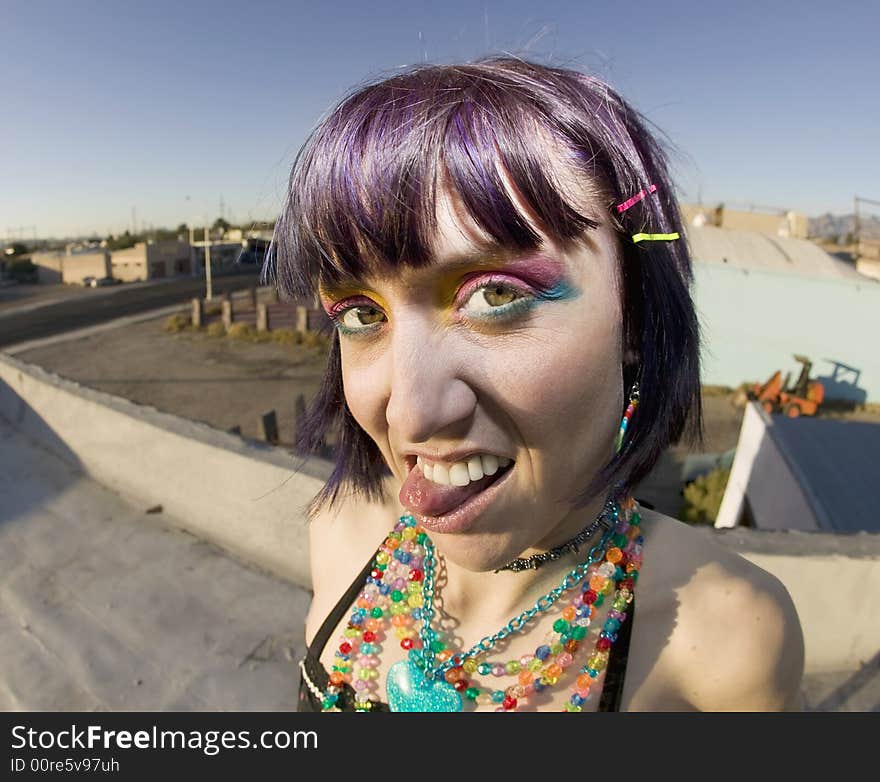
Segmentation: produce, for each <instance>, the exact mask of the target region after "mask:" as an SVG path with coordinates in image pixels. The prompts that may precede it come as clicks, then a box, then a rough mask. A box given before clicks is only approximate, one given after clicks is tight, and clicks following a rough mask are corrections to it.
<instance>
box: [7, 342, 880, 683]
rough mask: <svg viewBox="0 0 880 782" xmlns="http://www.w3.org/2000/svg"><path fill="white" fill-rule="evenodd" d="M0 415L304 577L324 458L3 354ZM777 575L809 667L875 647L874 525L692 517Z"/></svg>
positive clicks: (88, 468)
mask: <svg viewBox="0 0 880 782" xmlns="http://www.w3.org/2000/svg"><path fill="white" fill-rule="evenodd" d="M0 417H2V418H5V419H7V420H8V421H9V422H10V423H11V424H12V425H13V426H14V428H15V429H16V430H18V431H19V432H21V433H22V434H24V435H25V436H27V437H28V438H29V439H30V440H32V441H34V442H36V443H38V444H39V445H40V446H42V447H44V448H46V449H47V450H49V451H51V452H53V453H55V454H57V455H58V456H60V457H61V458H63V459H65V460H67V461H68V462H70V463H72V464H75V465H76V466H77V467H79V468H81V469H82V470H84V471H85V472H86V473H88V474H89V475H91V476H92V477H93V478H95V479H96V480H97V481H98V482H100V483H102V484H104V485H105V486H107V487H110V488H111V489H114V490H116V491H118V492H119V493H120V494H122V495H123V496H125V497H126V498H127V499H129V500H133V501H135V502H140V503H143V504H144V506H145V508H148V507H151V506H155V505H162V508H163V515H164V518H165V520H166V521H167V522H168V523H171V524H175V525H177V526H180V527H181V528H183V529H186V530H188V531H189V532H192V533H193V534H195V535H197V536H198V537H200V538H202V539H204V540H208V541H211V542H214V543H216V544H218V545H220V546H222V547H223V548H224V549H226V550H228V551H230V552H232V553H233V554H235V555H237V556H239V557H241V558H242V559H244V560H246V561H248V562H251V563H253V564H255V565H257V566H259V567H261V568H264V569H266V570H268V571H270V572H273V573H275V574H277V575H279V576H281V577H282V578H285V579H288V580H290V581H292V582H293V583H295V584H298V585H300V586H303V587H305V588H307V589H310V588H311V572H310V568H309V559H308V531H307V527H306V519H305V507H306V505H307V503H308V502H309V500H310V499H311V498H312V497H313V496H314V495H315V494H316V493H317V492H318V491H319V490H320V488H321V486H322V485H323V483H324V481H325V480H326V479H327V477H329V474H330V471H331V469H332V465H331V464H330V463H329V462H327V461H324V460H321V459H317V458H313V459H311V460H309V461H307V462H305V463H302V460H300V459H297V458H295V457H293V456H290V455H288V454H286V453H285V452H283V451H281V450H279V449H277V448H272V447H270V446H265V445H262V444H260V443H256V442H252V441H245V440H242V439H241V438H239V437H236V436H233V435H230V434H226V433H225V432H220V431H218V430H215V429H212V428H211V427H209V426H207V425H204V424H199V423H196V422H192V421H188V420H186V419H182V418H178V417H176V416H173V415H169V414H166V413H161V412H159V411H156V410H154V409H153V408H150V407H143V406H140V405H136V404H134V403H132V402H129V401H127V400H124V399H120V398H118V397H114V396H111V395H109V394H105V393H102V392H98V391H94V390H91V389H88V388H85V387H83V386H80V385H79V384H77V383H73V382H71V381H68V380H65V379H63V378H60V377H58V376H57V375H53V374H51V373H48V372H46V371H44V370H42V369H40V368H38V367H35V366H33V365H30V364H26V363H24V362H22V361H19V360H17V359H15V358H13V357H11V356H9V355H6V354H0ZM697 529H698V530H699V534H703V535H707V536H710V537H712V538H713V539H714V540H717V541H719V542H720V543H722V544H723V545H726V546H729V547H731V548H732V549H734V550H735V551H737V552H738V553H739V554H741V555H742V556H744V557H746V558H747V559H749V560H750V561H752V562H754V563H755V564H756V565H758V566H759V567H761V568H764V569H765V570H767V571H768V572H770V573H772V574H773V575H775V576H776V577H777V578H779V579H780V581H782V583H783V584H784V585H785V587H786V588H787V589H788V592H789V594H790V595H791V597H792V600H793V601H794V604H795V607H796V608H797V611H798V614H799V616H800V619H801V624H802V626H803V629H804V637H805V644H806V672H807V674H821V673H825V672H840V671H851V670H855V669H858V668H859V666H860V665H862V664H863V663H866V662H867V661H868V660H871V659H872V658H873V657H874V656H875V655H877V653H878V650H880V601H878V600H876V595H877V594H880V535H876V534H867V533H859V534H855V535H837V534H830V533H823V532H801V531H764V530H753V529H744V528H742V527H737V528H734V529H727V530H716V529H714V528H712V527H709V526H705V527H698V528H697Z"/></svg>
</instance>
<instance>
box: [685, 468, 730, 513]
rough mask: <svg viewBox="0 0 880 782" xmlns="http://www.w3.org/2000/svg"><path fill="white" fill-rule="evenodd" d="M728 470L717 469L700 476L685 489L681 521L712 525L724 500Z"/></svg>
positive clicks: (728, 475)
mask: <svg viewBox="0 0 880 782" xmlns="http://www.w3.org/2000/svg"><path fill="white" fill-rule="evenodd" d="M729 478H730V468H727V469H725V468H721V467H719V468H717V469H715V470H712V472H708V473H706V474H705V475H701V476H700V477H699V478H697V479H696V480H695V481H693V483H691V484H689V485H688V486H686V487H685V490H684V505H683V507H682V510H681V518H682V521H687V522H690V523H691V524H714V523H715V519H717V518H718V511H719V510H720V508H721V500H722V499H724V490H725V489H726V488H727V480H728V479H729Z"/></svg>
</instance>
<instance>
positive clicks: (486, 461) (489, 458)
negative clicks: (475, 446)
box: [480, 453, 498, 475]
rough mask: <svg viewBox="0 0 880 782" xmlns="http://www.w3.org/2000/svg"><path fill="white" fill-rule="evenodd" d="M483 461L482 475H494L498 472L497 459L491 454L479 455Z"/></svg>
mask: <svg viewBox="0 0 880 782" xmlns="http://www.w3.org/2000/svg"><path fill="white" fill-rule="evenodd" d="M480 459H481V460H482V461H483V474H484V475H494V474H495V473H496V472H498V457H497V456H495V455H494V454H491V453H484V454H480Z"/></svg>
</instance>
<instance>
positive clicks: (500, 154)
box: [263, 58, 702, 518]
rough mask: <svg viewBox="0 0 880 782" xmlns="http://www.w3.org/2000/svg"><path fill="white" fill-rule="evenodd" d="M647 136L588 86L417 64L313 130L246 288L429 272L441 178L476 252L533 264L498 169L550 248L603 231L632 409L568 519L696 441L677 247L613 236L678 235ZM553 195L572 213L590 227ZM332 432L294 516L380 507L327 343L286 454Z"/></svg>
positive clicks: (691, 350) (545, 72)
mask: <svg viewBox="0 0 880 782" xmlns="http://www.w3.org/2000/svg"><path fill="white" fill-rule="evenodd" d="M647 126H648V121H647V120H646V119H645V118H644V117H642V116H641V115H640V114H639V113H638V112H637V111H636V110H635V109H633V108H632V107H631V106H629V104H627V103H626V102H625V101H624V100H623V99H622V98H621V97H620V96H619V95H618V94H617V93H616V92H615V91H614V90H613V89H611V88H610V87H609V86H608V85H606V84H604V83H603V82H601V81H599V80H597V79H594V78H592V77H590V76H587V75H584V74H581V73H578V72H576V71H570V70H564V69H559V68H549V67H545V66H542V65H537V64H535V63H529V62H524V61H522V60H517V59H513V58H490V59H486V60H481V61H477V62H475V63H472V64H468V65H455V66H417V67H415V68H412V69H410V70H409V71H407V72H406V73H403V74H401V75H398V76H395V77H393V78H390V79H387V80H386V81H383V82H381V83H378V84H373V85H368V86H366V87H363V88H361V89H359V90H358V91H356V92H354V93H353V94H351V95H350V96H349V97H347V98H346V99H345V100H343V101H342V102H341V103H340V104H339V106H338V107H337V108H336V109H335V110H334V111H333V112H332V113H331V114H330V115H329V116H327V117H326V118H325V119H324V120H323V121H322V122H321V123H320V124H319V125H318V127H317V128H316V129H315V131H314V132H313V133H312V134H311V136H310V137H309V138H308V140H307V141H306V143H305V145H304V146H303V148H302V149H301V150H300V153H299V154H298V155H297V158H296V161H295V163H294V166H293V171H292V172H291V177H290V186H289V190H288V196H287V200H286V202H285V204H284V207H283V209H282V213H281V215H280V217H279V219H278V221H277V223H276V226H275V235H274V238H273V241H272V245H271V247H270V249H269V253H268V254H267V260H266V264H265V265H264V267H263V280H264V281H272V282H274V283H275V284H276V286H277V287H278V289H279V290H280V291H281V292H282V293H284V294H286V295H287V296H290V297H292V298H296V299H306V300H309V299H313V298H314V297H315V295H316V294H317V289H318V285H319V283H326V284H334V283H335V284H339V283H345V282H348V281H350V280H358V279H363V278H364V277H367V276H372V275H373V274H375V275H376V276H380V275H381V274H382V273H383V272H387V271H389V270H393V269H394V268H395V267H398V266H400V265H404V266H410V267H421V266H425V265H428V264H431V263H433V262H434V261H435V259H434V258H433V257H432V254H431V249H430V247H431V239H432V236H433V234H434V232H435V228H436V217H435V213H434V205H435V198H436V194H437V189H438V183H439V182H441V181H443V177H446V176H448V178H449V179H448V181H449V184H450V186H451V187H452V188H453V189H454V190H455V191H457V193H458V195H459V196H460V198H461V201H462V203H463V205H464V207H465V209H466V211H467V212H468V213H469V214H470V217H471V218H472V219H473V220H474V222H475V223H476V225H477V226H478V227H479V228H481V229H482V230H483V231H484V232H485V234H486V235H487V237H488V238H487V247H486V248H485V249H487V250H491V249H496V248H498V247H500V248H502V249H505V250H514V251H516V250H519V251H526V250H531V249H536V248H537V247H538V246H539V245H540V243H541V236H540V235H539V234H537V233H535V231H534V230H532V228H531V227H530V225H529V223H528V222H527V221H526V219H525V217H524V215H523V214H521V213H520V211H519V210H518V209H517V207H516V205H515V204H514V202H513V201H512V200H511V199H510V197H509V196H508V194H507V190H506V188H505V186H504V184H503V182H502V180H501V177H500V175H499V173H498V172H499V168H498V167H499V165H500V166H501V167H503V169H504V170H505V172H506V173H507V175H508V176H509V177H510V180H511V182H512V184H513V186H514V187H515V189H516V191H517V195H518V197H519V198H521V199H522V200H523V201H524V202H525V203H526V204H527V205H528V207H529V209H530V210H531V212H532V213H533V215H534V216H535V217H536V219H537V222H538V223H539V228H540V229H541V231H543V232H544V233H545V234H546V235H547V236H549V237H551V238H552V239H553V240H554V241H556V242H557V243H558V244H561V245H565V244H566V243H568V242H570V241H573V240H577V239H579V238H581V237H583V235H584V233H585V232H586V231H588V230H590V229H591V228H594V227H596V226H597V225H598V223H597V222H595V220H597V219H598V220H601V219H608V220H609V222H610V223H611V224H612V225H613V226H614V227H615V228H616V229H617V230H618V231H619V232H620V234H621V258H622V261H621V267H620V280H621V296H622V311H623V324H622V327H623V337H624V346H625V355H624V359H623V366H622V376H623V386H624V387H623V394H624V397H625V396H626V394H627V392H628V391H629V388H630V387H631V385H632V383H633V382H634V381H635V380H637V379H638V380H639V383H640V386H641V400H640V404H639V406H638V408H637V409H636V412H635V415H634V417H633V419H632V421H631V422H630V426H629V428H628V430H627V433H626V436H625V438H624V441H623V449H622V450H621V452H620V453H619V454H617V455H616V456H615V457H614V458H613V459H611V460H610V461H609V462H608V464H606V465H605V466H604V467H603V468H602V470H601V471H600V472H599V473H598V474H597V475H595V476H592V478H591V480H590V481H589V483H588V485H587V486H586V487H585V489H584V490H583V492H582V493H581V494H580V495H579V496H578V497H577V498H575V500H574V506H575V507H582V506H583V505H585V504H587V503H588V502H590V500H591V499H592V498H593V497H595V496H597V495H598V494H599V493H600V492H602V493H604V492H607V491H608V489H609V488H610V487H621V486H622V487H623V488H624V489H632V487H634V486H635V485H636V484H637V483H638V482H639V481H640V480H641V479H642V478H644V477H645V476H646V475H647V474H648V473H649V472H650V470H651V469H652V468H653V466H654V465H655V464H656V462H657V460H658V458H659V457H660V455H661V453H662V452H663V450H664V449H665V448H666V447H667V446H668V445H670V444H672V443H674V442H677V441H678V440H679V438H680V437H681V435H682V433H683V432H684V431H685V427H686V425H687V427H688V433H689V435H690V439H691V440H693V441H699V440H700V438H701V433H702V403H701V395H700V378H699V326H698V322H697V317H696V313H695V311H694V307H693V302H692V300H691V296H690V291H689V285H690V282H691V264H690V257H689V254H688V249H687V245H686V242H685V241H684V239H682V240H680V241H674V242H642V243H640V244H638V245H635V244H633V243H632V241H631V238H630V237H631V235H632V234H635V233H639V232H643V231H644V232H648V233H672V232H678V233H679V234H681V235H682V237H683V236H684V233H683V228H682V225H681V218H680V215H679V211H678V205H677V203H676V201H675V198H674V189H673V184H672V181H671V179H670V177H669V174H668V171H667V162H666V155H665V152H664V150H663V149H662V148H661V147H660V145H659V144H658V142H657V141H656V140H655V138H654V137H653V136H652V134H651V133H650V132H649V131H648V129H647ZM548 140H549V142H550V143H548ZM560 164H561V166H560ZM561 168H564V169H566V170H567V171H569V172H575V173H576V174H578V176H577V177H576V178H577V179H578V180H579V184H580V183H582V185H583V186H582V187H581V188H578V189H579V190H581V191H582V192H581V193H575V194H571V196H570V197H569V198H567V197H566V195H564V194H563V189H562V188H561V187H560V184H559V183H558V182H556V181H554V171H558V170H561ZM650 184H656V185H657V188H658V190H657V192H656V193H654V194H653V195H652V196H650V197H649V198H646V199H644V200H643V201H641V202H640V203H639V204H638V205H637V207H634V208H631V209H629V210H627V211H625V212H624V213H623V214H621V215H618V214H617V213H616V210H614V205H615V204H617V203H620V202H621V201H624V200H626V199H627V198H629V197H630V196H632V195H633V194H635V193H637V192H638V191H639V190H641V189H642V188H643V187H646V186H648V185H650ZM571 198H574V199H577V200H579V201H581V200H583V201H587V202H588V205H589V207H590V209H591V214H590V215H585V214H583V213H582V212H581V211H580V208H581V207H579V206H577V205H576V204H574V203H572V201H571ZM620 412H621V415H622V414H623V410H621V411H620ZM337 424H338V426H339V447H338V449H337V456H336V464H335V467H334V470H333V472H332V474H331V476H330V478H329V480H328V481H327V483H326V484H325V486H324V487H323V489H322V490H321V492H320V493H319V494H318V495H317V496H316V497H315V498H314V499H313V500H312V502H311V504H310V506H309V509H308V513H309V516H310V518H311V517H313V516H314V514H315V513H316V512H317V511H318V509H319V508H320V507H321V506H322V505H324V504H325V503H326V502H328V501H329V503H330V504H331V505H332V504H333V503H334V502H335V500H336V498H337V495H338V493H339V491H340V489H341V488H342V486H343V485H344V484H350V485H351V486H353V487H354V489H355V491H356V492H358V493H361V494H363V495H365V496H366V497H367V498H368V499H370V500H380V501H384V500H385V496H384V486H383V478H384V477H385V476H387V475H390V470H389V469H388V466H387V465H386V464H385V461H384V458H383V457H382V454H381V451H380V450H379V448H378V446H377V445H376V444H375V443H374V442H373V441H372V439H370V437H369V436H368V435H367V434H366V432H364V431H363V429H361V427H360V426H359V425H358V423H357V421H356V420H355V419H354V417H353V416H352V414H351V411H350V410H349V408H348V405H347V404H346V402H345V398H344V393H343V388H342V369H341V355H340V350H339V339H338V334H336V333H335V332H334V335H333V341H332V343H331V349H330V355H329V360H328V365H327V372H326V374H325V376H324V379H323V383H322V386H321V389H320V390H319V392H318V394H317V396H316V397H315V400H314V402H313V403H312V405H311V407H310V408H309V410H308V411H307V413H306V416H305V418H304V420H303V421H302V423H301V426H300V429H299V430H298V433H297V441H296V446H295V447H296V449H297V450H299V451H301V452H304V453H310V452H315V451H317V450H318V449H319V447H320V445H321V444H322V443H323V442H324V441H325V438H326V435H327V434H328V433H329V432H330V430H331V428H332V427H333V426H334V425H337Z"/></svg>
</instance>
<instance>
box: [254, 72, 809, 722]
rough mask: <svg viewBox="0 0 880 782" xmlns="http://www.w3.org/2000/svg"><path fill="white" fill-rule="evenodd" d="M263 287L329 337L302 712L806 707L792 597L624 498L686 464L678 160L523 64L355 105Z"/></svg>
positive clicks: (689, 410) (328, 146)
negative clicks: (305, 304) (321, 323)
mask: <svg viewBox="0 0 880 782" xmlns="http://www.w3.org/2000/svg"><path fill="white" fill-rule="evenodd" d="M265 271H266V273H267V276H271V277H273V278H274V279H275V280H276V282H277V284H278V286H279V287H280V288H281V289H282V290H283V291H285V292H286V293H287V294H288V295H291V296H295V297H305V298H310V299H311V298H317V299H319V300H320V302H321V304H322V306H323V307H324V309H325V310H326V312H327V314H328V315H329V317H330V318H331V319H332V321H333V322H334V323H335V326H336V331H335V334H334V339H333V342H332V348H331V353H330V357H329V365H328V370H327V375H326V378H325V381H324V384H323V387H322V389H321V392H320V393H319V395H318V397H317V398H316V399H315V402H314V404H313V406H312V408H311V410H310V411H309V415H308V416H307V420H306V425H305V426H304V428H303V430H302V432H301V443H300V445H301V447H303V448H306V449H312V448H315V447H316V446H317V444H318V443H319V442H320V441H321V440H322V438H323V436H324V434H325V432H326V431H327V430H328V429H329V428H330V427H331V426H338V427H339V431H340V440H339V450H338V459H337V464H336V467H335V470H334V472H333V474H332V476H331V478H330V480H329V481H328V483H327V485H326V486H325V487H324V489H323V491H322V492H321V493H320V494H319V495H318V496H317V497H316V498H315V499H314V500H313V502H312V504H311V506H310V508H309V515H310V519H311V528H310V537H311V557H312V573H313V587H314V600H313V603H312V607H311V611H310V614H309V617H308V620H307V626H306V638H307V641H308V642H309V645H310V647H309V653H308V654H307V655H306V657H305V659H304V660H303V661H302V663H301V669H302V683H301V688H300V708H301V709H302V710H325V711H336V710H353V709H356V710H361V711H381V710H389V709H390V710H395V711H526V710H537V711H560V710H566V711H572V712H578V711H595V710H634V711H635V710H641V711H644V710H684V709H697V710H779V709H786V708H794V707H796V705H797V703H798V700H799V687H800V679H801V674H802V670H803V639H802V635H801V630H800V625H799V622H798V619H797V615H796V613H795V610H794V607H793V604H792V601H791V599H790V597H789V595H788V594H787V592H786V590H785V588H784V587H783V586H782V584H781V583H780V582H779V581H778V580H777V579H776V578H774V577H773V576H771V575H770V574H768V573H766V572H764V571H763V570H761V569H759V568H757V567H755V566H754V565H752V564H750V563H749V562H748V561H746V560H745V559H742V558H740V557H738V556H736V555H735V554H732V553H731V552H729V551H728V550H727V549H725V548H722V547H721V546H719V545H716V544H714V543H711V542H708V541H707V539H706V538H704V537H703V536H700V535H697V534H695V533H693V532H692V531H691V530H690V529H689V528H688V527H687V526H686V525H684V524H682V523H680V522H678V521H676V520H674V519H671V518H669V517H666V516H663V515H661V514H658V513H655V512H652V511H650V510H648V509H645V508H640V507H639V505H638V503H637V502H636V501H635V500H634V499H633V497H632V490H633V487H634V486H636V485H637V484H638V482H639V480H640V479H641V478H643V477H644V476H645V475H646V474H647V473H648V472H649V471H650V470H651V468H652V466H653V465H654V464H655V462H656V460H657V458H658V457H659V455H660V454H661V452H662V451H663V449H664V448H666V447H667V446H668V445H670V444H671V443H673V442H675V441H677V440H678V439H679V438H680V436H681V435H682V434H683V432H685V430H687V431H688V432H689V433H690V434H691V435H692V436H693V437H696V438H699V436H700V431H701V405H700V382H699V339H698V326H697V319H696V316H695V313H694V309H693V304H692V300H691V297H690V293H689V283H690V281H691V267H690V258H689V255H688V250H687V246H686V244H685V242H684V240H683V238H682V237H681V223H680V217H679V213H678V208H677V206H676V202H675V199H674V194H673V187H672V182H671V181H670V178H669V175H668V172H667V165H666V158H665V153H664V152H663V150H662V148H661V147H660V145H659V144H658V142H657V141H656V140H655V139H654V138H653V137H652V135H651V134H650V133H649V132H648V130H647V128H646V122H645V120H644V119H643V118H642V117H641V116H640V115H639V114H638V112H636V111H635V110H634V109H633V108H632V107H631V106H629V105H628V104H627V103H626V102H625V101H624V100H623V99H622V98H621V97H620V96H619V95H618V94H617V93H616V92H615V91H614V90H613V89H611V88H610V87H609V86H608V85H606V84H604V83H602V82H601V81H599V80H597V79H595V78H592V77H590V76H587V75H583V74H581V73H577V72H575V71H570V70H564V69H560V68H550V67H545V66H541V65H538V64H535V63H530V62H524V61H522V60H518V59H513V58H491V59H485V60H481V61H478V62H476V63H472V64H467V65H458V66H420V67H416V68H413V69H410V70H408V71H406V72H404V73H401V74H400V75H396V76H394V77H392V78H389V79H387V80H385V81H382V82H380V83H376V84H372V85H368V86H365V87H363V88H360V89H358V90H357V91H355V92H353V93H352V94H351V95H350V96H348V97H347V98H346V99H345V100H343V101H342V102H341V103H340V104H339V106H337V107H336V109H335V110H334V111H332V112H331V113H330V114H329V115H328V116H327V117H326V118H325V119H324V120H323V121H322V122H321V123H320V124H319V126H318V127H317V129H316V130H315V131H314V132H313V133H312V135H311V136H310V138H309V139H308V140H307V142H306V144H305V145H304V147H303V149H302V150H301V152H300V154H299V156H298V157H297V160H296V162H295V164H294V168H293V172H292V175H291V180H290V188H289V192H288V198H287V201H286V204H285V207H284V210H283V212H282V214H281V217H280V219H279V221H278V223H277V226H276V232H275V239H274V242H273V249H272V252H271V253H270V261H269V263H268V264H267V268H266V270H265ZM636 606H637V607H638V610H637V611H636Z"/></svg>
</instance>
